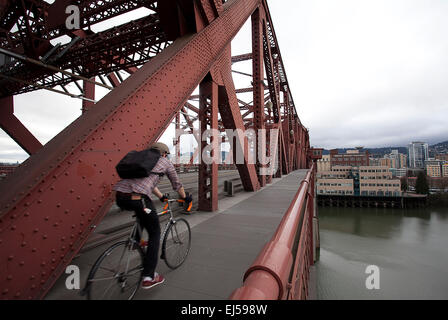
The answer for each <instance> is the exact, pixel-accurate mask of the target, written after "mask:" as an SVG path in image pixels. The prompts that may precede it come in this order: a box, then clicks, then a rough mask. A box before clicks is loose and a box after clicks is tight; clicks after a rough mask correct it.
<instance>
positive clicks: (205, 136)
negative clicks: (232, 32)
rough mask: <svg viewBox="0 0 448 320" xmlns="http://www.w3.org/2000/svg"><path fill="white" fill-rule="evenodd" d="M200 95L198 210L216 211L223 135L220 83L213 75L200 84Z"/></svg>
mask: <svg viewBox="0 0 448 320" xmlns="http://www.w3.org/2000/svg"><path fill="white" fill-rule="evenodd" d="M199 96H200V98H199V122H200V132H201V137H200V138H201V139H200V146H201V149H200V156H201V158H200V162H199V180H198V186H199V187H198V210H203V211H216V210H218V158H219V154H218V152H219V139H220V138H221V136H220V134H219V131H218V85H217V84H216V83H215V82H213V81H212V80H211V77H209V76H207V77H206V80H203V81H202V82H201V84H200V85H199ZM206 131H207V132H206ZM207 140H209V141H210V142H207ZM207 162H208V163H207ZM210 162H211V163H210Z"/></svg>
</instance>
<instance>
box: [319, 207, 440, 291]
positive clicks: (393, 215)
mask: <svg viewBox="0 0 448 320" xmlns="http://www.w3.org/2000/svg"><path fill="white" fill-rule="evenodd" d="M318 214H319V227H320V244H321V249H320V260H319V261H318V262H316V274H317V298H318V299H448V208H435V209H427V208H425V209H408V210H400V209H374V208H336V207H332V208H329V207H325V208H323V207H319V208H318ZM369 265H375V266H377V267H378V268H379V269H378V270H379V277H378V278H377V280H379V281H378V283H379V289H370V290H369V289H367V288H366V279H367V278H368V277H370V278H371V274H370V273H369V274H368V273H366V268H367V266H369ZM370 280H371V279H370Z"/></svg>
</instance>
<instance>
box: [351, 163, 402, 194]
mask: <svg viewBox="0 0 448 320" xmlns="http://www.w3.org/2000/svg"><path fill="white" fill-rule="evenodd" d="M358 170H359V192H360V195H361V196H400V195H401V182H400V179H394V178H393V177H392V172H391V171H390V170H389V168H388V167H385V166H376V167H373V166H362V167H359V169H358Z"/></svg>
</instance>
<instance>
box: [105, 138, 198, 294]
mask: <svg viewBox="0 0 448 320" xmlns="http://www.w3.org/2000/svg"><path fill="white" fill-rule="evenodd" d="M151 150H153V151H157V152H159V153H160V159H159V160H158V161H157V164H156V165H155V166H154V168H153V169H152V171H151V172H153V173H155V174H151V175H149V176H148V177H146V178H138V179H123V180H120V181H119V182H117V183H116V184H115V186H114V188H113V189H114V190H115V191H116V203H117V206H119V207H120V208H121V209H123V210H129V211H134V212H135V214H136V216H137V219H138V221H139V223H140V225H141V226H142V227H143V228H144V229H146V231H147V232H148V247H147V249H146V255H145V258H144V261H143V281H142V288H143V289H149V288H152V287H154V286H156V285H158V284H161V283H163V282H164V281H165V278H164V277H163V276H162V275H159V274H158V273H157V272H155V269H156V266H157V262H158V253H159V245H160V224H159V217H158V216H157V212H156V209H155V207H154V204H153V203H152V201H151V198H150V196H151V194H154V195H156V196H157V197H158V198H159V199H160V201H162V202H164V201H165V200H166V198H165V197H164V196H163V195H162V193H161V192H160V191H159V189H158V188H157V184H158V183H159V181H160V176H161V175H163V174H166V175H167V177H168V179H169V180H170V182H171V185H172V187H173V190H175V191H177V193H178V194H179V196H180V198H181V199H183V200H184V201H185V203H186V205H187V206H188V205H189V204H190V203H191V202H192V197H191V196H190V195H189V196H188V197H187V196H186V194H185V190H184V188H183V186H182V184H181V183H180V180H179V177H178V175H177V173H176V169H175V168H174V165H173V164H172V163H171V162H170V161H169V160H168V159H167V155H168V154H169V153H170V151H169V148H168V146H167V145H166V144H164V143H161V142H157V143H155V144H153V145H152V146H151ZM136 240H138V243H139V242H140V239H136Z"/></svg>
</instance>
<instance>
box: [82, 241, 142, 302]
mask: <svg viewBox="0 0 448 320" xmlns="http://www.w3.org/2000/svg"><path fill="white" fill-rule="evenodd" d="M143 256H144V255H143V251H142V249H141V247H140V246H139V245H134V242H133V241H129V240H127V241H121V242H117V243H116V244H114V245H112V246H111V247H109V248H108V249H107V250H106V251H104V253H103V254H102V255H101V256H100V257H99V258H98V259H97V261H96V262H95V264H94V265H93V267H92V269H91V271H90V273H89V277H88V278H87V283H86V287H85V292H86V293H87V298H88V299H89V300H131V299H132V298H133V297H134V295H135V293H136V292H137V290H138V288H139V287H140V281H141V279H142V272H143Z"/></svg>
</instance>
